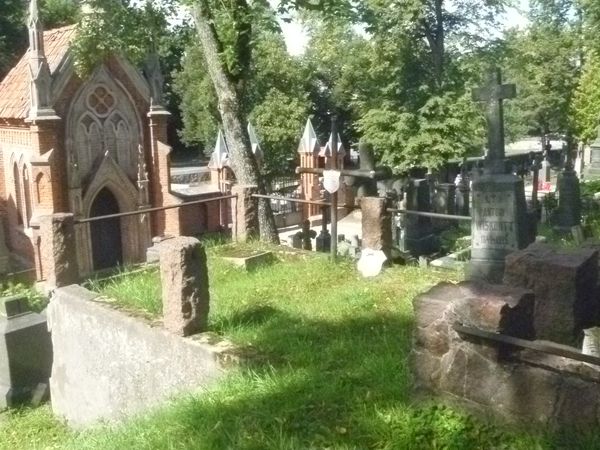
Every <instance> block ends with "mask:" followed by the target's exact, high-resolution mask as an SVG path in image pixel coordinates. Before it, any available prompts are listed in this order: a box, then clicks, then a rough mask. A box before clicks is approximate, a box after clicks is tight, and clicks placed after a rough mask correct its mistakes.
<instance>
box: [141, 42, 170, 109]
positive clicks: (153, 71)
mask: <svg viewBox="0 0 600 450" xmlns="http://www.w3.org/2000/svg"><path fill="white" fill-rule="evenodd" d="M144 75H145V76H146V79H147V80H148V84H149V85H150V99H151V102H150V103H151V107H150V109H152V110H156V109H164V108H163V106H162V103H163V85H164V82H165V79H164V77H163V74H162V70H161V68H160V60H159V58H158V53H157V51H156V48H155V46H154V45H152V49H151V50H150V52H149V53H148V56H147V57H146V61H145V62H144Z"/></svg>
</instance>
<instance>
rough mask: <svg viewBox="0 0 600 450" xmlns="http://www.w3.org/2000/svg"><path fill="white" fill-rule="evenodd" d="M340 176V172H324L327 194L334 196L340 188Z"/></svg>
mask: <svg viewBox="0 0 600 450" xmlns="http://www.w3.org/2000/svg"><path fill="white" fill-rule="evenodd" d="M340 175H341V172H340V171H339V170H324V171H323V187H324V188H325V190H326V191H327V192H329V193H330V194H333V193H334V192H337V191H338V189H339V188H340Z"/></svg>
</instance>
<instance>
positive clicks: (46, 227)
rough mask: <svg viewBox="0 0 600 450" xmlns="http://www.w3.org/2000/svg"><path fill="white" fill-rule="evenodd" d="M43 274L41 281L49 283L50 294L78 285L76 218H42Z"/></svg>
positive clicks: (55, 215)
mask: <svg viewBox="0 0 600 450" xmlns="http://www.w3.org/2000/svg"><path fill="white" fill-rule="evenodd" d="M39 223H40V234H39V236H40V254H41V255H40V256H41V258H40V260H41V261H40V266H39V267H40V272H41V273H38V279H43V280H45V281H46V288H47V289H48V290H51V289H54V288H56V287H61V286H68V285H70V284H75V283H77V282H78V281H79V268H78V265H77V253H76V250H77V249H76V246H75V225H74V218H73V214H70V213H59V214H52V215H48V216H41V217H40V218H39Z"/></svg>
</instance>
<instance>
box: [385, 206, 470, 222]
mask: <svg viewBox="0 0 600 450" xmlns="http://www.w3.org/2000/svg"><path fill="white" fill-rule="evenodd" d="M386 211H387V212H392V213H400V214H409V215H413V216H422V217H431V218H434V219H448V220H464V221H469V222H470V221H472V220H473V218H472V217H471V216H459V215H456V214H442V213H433V212H427V211H415V210H412V209H398V208H388V209H387V210H386Z"/></svg>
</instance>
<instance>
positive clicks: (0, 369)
mask: <svg viewBox="0 0 600 450" xmlns="http://www.w3.org/2000/svg"><path fill="white" fill-rule="evenodd" d="M51 366H52V344H51V341H50V334H49V333H48V328H47V326H46V318H45V317H43V316H42V315H40V314H36V313H33V312H31V311H29V309H28V307H27V300H26V299H25V298H23V297H20V296H12V297H5V298H3V299H0V409H3V408H6V407H12V406H16V405H18V404H20V403H24V402H28V401H31V400H32V397H33V394H34V392H35V389H36V387H37V385H38V384H39V383H47V382H48V378H49V377H50V368H51Z"/></svg>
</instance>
